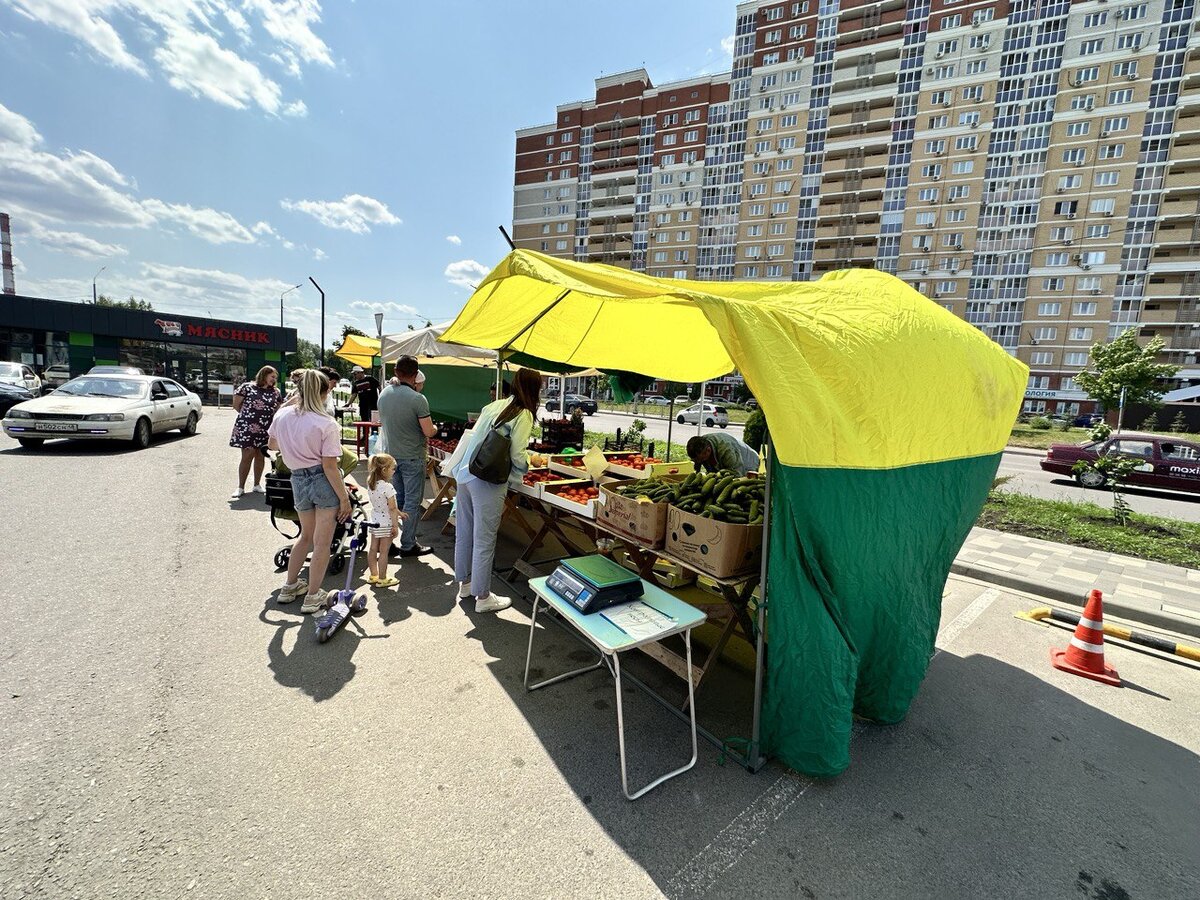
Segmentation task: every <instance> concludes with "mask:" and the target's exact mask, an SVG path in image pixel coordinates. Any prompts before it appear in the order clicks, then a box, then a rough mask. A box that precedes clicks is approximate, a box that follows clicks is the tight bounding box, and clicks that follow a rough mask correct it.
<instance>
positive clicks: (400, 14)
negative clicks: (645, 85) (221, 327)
mask: <svg viewBox="0 0 1200 900" xmlns="http://www.w3.org/2000/svg"><path fill="white" fill-rule="evenodd" d="M733 21H734V3H733V2H732V0H728V2H726V0H721V2H716V0H674V2H657V3H637V2H626V0H612V2H608V3H606V4H603V5H598V4H594V3H564V2H558V3H550V2H527V3H515V2H461V0H459V2H439V3H427V4H413V3H406V2H405V3H402V2H385V0H359V2H334V3H327V4H325V5H324V6H322V5H321V4H319V3H316V2H311V0H283V2H274V0H0V48H2V51H0V52H3V55H4V59H5V67H4V69H5V77H4V78H3V80H2V81H0V211H5V212H8V213H9V214H10V215H11V216H12V218H13V232H14V235H13V237H14V253H15V256H16V257H17V261H18V262H17V272H16V280H17V290H18V292H19V293H24V294H32V295H35V296H45V297H54V298H59V299H69V300H82V299H84V298H85V297H88V296H90V294H91V282H92V277H93V275H94V274H95V273H96V271H97V270H98V269H99V268H100V267H101V266H105V267H106V269H105V271H104V272H103V273H101V274H100V276H99V279H98V285H99V290H100V292H101V293H107V294H110V295H112V296H117V297H127V296H129V295H130V294H132V295H134V296H137V297H139V298H145V299H147V300H150V301H151V302H153V303H154V304H155V306H156V307H157V308H159V309H162V310H164V311H169V312H178V313H184V314H188V313H191V314H201V315H203V314H206V313H211V315H213V316H216V317H226V318H236V319H242V320H245V321H258V322H265V323H277V322H278V320H279V294H280V292H281V291H282V290H284V289H286V288H287V287H289V286H291V285H294V284H301V283H302V284H303V285H304V287H303V288H301V290H299V291H295V292H293V293H291V294H289V296H288V297H287V301H286V302H287V306H288V309H287V316H286V320H287V324H288V325H291V326H294V327H297V328H299V329H300V333H301V336H303V337H308V338H310V339H315V338H316V337H317V335H318V333H319V317H318V315H317V309H318V302H319V301H318V296H317V293H316V291H315V290H313V288H312V287H311V285H309V284H308V276H310V275H311V276H313V277H314V278H316V280H317V281H318V282H320V284H321V286H322V287H323V288H324V289H325V292H326V294H327V297H328V306H327V319H326V331H327V334H329V335H332V334H334V333H338V332H340V328H341V323H342V322H351V323H353V324H355V325H357V326H358V327H360V328H362V329H364V330H365V331H368V332H372V333H373V332H374V319H373V313H374V312H375V310H377V309H382V310H383V311H384V312H385V315H386V317H387V318H386V320H385V326H384V327H385V330H386V331H392V330H401V329H402V328H404V327H405V326H407V325H408V324H409V323H410V322H415V324H417V325H420V324H423V322H424V319H425V318H426V317H428V318H430V319H432V320H434V321H440V320H444V319H447V318H451V317H453V316H454V314H455V313H456V312H457V311H458V309H459V308H460V307H461V306H462V304H463V302H464V301H465V300H466V298H467V296H468V295H469V293H470V291H469V288H468V287H467V285H468V284H469V283H470V282H472V281H476V280H478V278H480V277H481V276H482V274H483V273H484V272H486V271H487V270H488V269H490V268H491V266H493V265H494V264H495V263H496V262H497V261H499V259H500V258H501V257H502V256H503V255H504V253H505V252H506V250H507V245H505V244H504V243H503V239H502V238H501V236H500V234H499V232H498V231H497V230H496V226H497V225H499V224H504V225H506V226H507V225H508V223H509V221H510V219H511V216H512V170H513V146H514V135H513V132H514V131H515V129H517V128H520V127H525V126H528V125H536V124H540V123H542V122H548V121H551V120H552V119H553V116H554V107H555V106H556V105H557V104H559V103H562V102H566V101H569V100H574V99H581V98H585V97H589V96H591V95H592V91H593V85H592V81H593V79H594V78H596V77H597V76H599V75H601V74H612V73H614V72H617V71H622V70H624V69H629V68H635V67H637V66H640V65H643V64H645V65H646V68H647V69H648V71H649V72H650V75H651V78H652V79H653V80H654V81H655V83H663V82H666V81H670V80H678V79H680V78H686V77H689V76H692V75H696V74H700V73H703V72H711V71H721V70H723V69H725V68H727V67H728V62H729V57H728V53H727V48H728V47H729V41H728V38H729V35H730V33H731V32H732V29H733ZM418 319H419V321H418Z"/></svg>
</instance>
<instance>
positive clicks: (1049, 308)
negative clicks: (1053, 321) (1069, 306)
mask: <svg viewBox="0 0 1200 900" xmlns="http://www.w3.org/2000/svg"><path fill="white" fill-rule="evenodd" d="M1061 314H1062V304H1061V303H1039V304H1038V315H1039V316H1058V315H1061Z"/></svg>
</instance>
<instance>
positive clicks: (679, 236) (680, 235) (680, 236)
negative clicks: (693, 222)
mask: <svg viewBox="0 0 1200 900" xmlns="http://www.w3.org/2000/svg"><path fill="white" fill-rule="evenodd" d="M690 234H691V232H690V231H677V232H675V240H677V241H679V242H680V243H681V244H682V243H687V240H688V236H689V235H690Z"/></svg>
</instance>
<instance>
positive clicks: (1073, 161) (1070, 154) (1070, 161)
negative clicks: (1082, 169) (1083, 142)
mask: <svg viewBox="0 0 1200 900" xmlns="http://www.w3.org/2000/svg"><path fill="white" fill-rule="evenodd" d="M1086 160H1087V151H1086V150H1084V149H1083V148H1082V147H1077V148H1075V149H1073V150H1064V151H1063V155H1062V161H1063V163H1064V164H1066V165H1068V166H1073V165H1082V164H1083V163H1084V162H1085V161H1086Z"/></svg>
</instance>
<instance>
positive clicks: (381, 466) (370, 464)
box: [367, 453, 396, 491]
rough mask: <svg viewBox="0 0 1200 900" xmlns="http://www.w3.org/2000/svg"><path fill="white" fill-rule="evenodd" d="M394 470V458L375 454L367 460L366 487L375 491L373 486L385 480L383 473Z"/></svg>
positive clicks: (385, 454) (384, 454)
mask: <svg viewBox="0 0 1200 900" xmlns="http://www.w3.org/2000/svg"><path fill="white" fill-rule="evenodd" d="M395 468H396V460H395V457H392V456H389V455H388V454H387V453H376V454H375V455H374V456H372V457H371V458H370V459H369V460H367V487H368V488H369V489H370V490H372V491H373V490H375V485H377V484H379V482H381V481H386V480H387V476H386V475H384V474H383V473H384V472H386V471H387V470H388V469H393V470H394V469H395Z"/></svg>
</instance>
